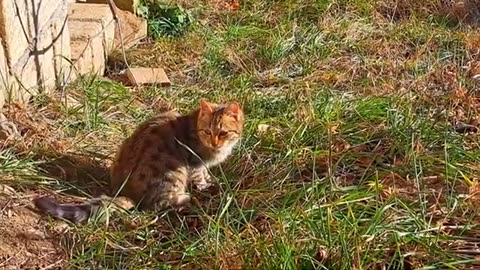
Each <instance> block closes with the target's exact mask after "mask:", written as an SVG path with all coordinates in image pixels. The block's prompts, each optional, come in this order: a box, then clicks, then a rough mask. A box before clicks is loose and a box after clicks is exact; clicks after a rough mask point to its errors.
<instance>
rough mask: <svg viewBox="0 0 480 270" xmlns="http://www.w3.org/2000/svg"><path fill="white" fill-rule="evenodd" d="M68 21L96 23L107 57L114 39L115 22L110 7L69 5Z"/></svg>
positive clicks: (84, 4)
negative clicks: (99, 27)
mask: <svg viewBox="0 0 480 270" xmlns="http://www.w3.org/2000/svg"><path fill="white" fill-rule="evenodd" d="M68 17H69V20H70V21H82V22H98V23H100V24H101V26H102V31H103V32H102V33H101V35H102V36H103V42H104V49H105V54H106V55H108V54H109V53H110V52H111V51H112V48H113V40H114V38H115V21H114V20H113V14H112V11H111V10H110V7H109V6H108V5H105V4H86V3H77V4H70V5H69V7H68Z"/></svg>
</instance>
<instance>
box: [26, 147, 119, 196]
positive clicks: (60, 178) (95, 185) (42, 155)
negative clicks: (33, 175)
mask: <svg viewBox="0 0 480 270" xmlns="http://www.w3.org/2000/svg"><path fill="white" fill-rule="evenodd" d="M35 156H36V158H37V159H38V160H39V161H40V162H39V165H38V167H39V168H40V173H41V174H42V175H43V176H45V177H46V178H47V179H49V180H52V181H51V182H55V181H56V182H57V183H58V184H56V186H57V185H58V186H57V187H58V189H61V190H62V193H63V194H69V195H74V196H81V197H85V196H86V195H87V196H92V197H96V196H99V195H101V194H102V193H105V192H107V191H108V186H109V184H108V183H109V178H110V175H109V168H108V165H106V162H105V161H106V158H105V157H104V156H99V155H97V156H96V155H95V154H92V153H89V154H88V155H87V154H83V153H58V152H48V151H38V152H37V153H36V155H35Z"/></svg>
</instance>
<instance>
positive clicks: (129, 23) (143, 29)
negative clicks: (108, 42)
mask: <svg viewBox="0 0 480 270" xmlns="http://www.w3.org/2000/svg"><path fill="white" fill-rule="evenodd" d="M117 14H118V19H119V26H120V27H117V29H116V31H115V42H114V48H115V49H119V50H120V49H121V45H122V42H121V39H120V35H119V34H120V33H119V29H121V31H122V38H123V45H124V46H125V48H126V49H127V48H130V47H131V46H133V45H134V44H135V43H137V42H138V41H139V40H140V39H142V38H144V37H146V36H147V21H146V20H145V19H143V18H140V17H137V16H135V15H134V14H132V13H130V12H128V11H122V10H119V11H118V12H117Z"/></svg>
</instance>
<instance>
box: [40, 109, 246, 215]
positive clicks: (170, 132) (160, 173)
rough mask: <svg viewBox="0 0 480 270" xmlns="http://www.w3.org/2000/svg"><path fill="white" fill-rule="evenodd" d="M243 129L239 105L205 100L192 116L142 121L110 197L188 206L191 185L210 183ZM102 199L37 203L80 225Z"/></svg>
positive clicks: (146, 206) (121, 156)
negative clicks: (210, 170) (214, 169)
mask: <svg viewBox="0 0 480 270" xmlns="http://www.w3.org/2000/svg"><path fill="white" fill-rule="evenodd" d="M243 125H244V114H243V111H242V109H241V107H240V105H239V104H238V103H236V102H232V103H229V104H226V105H218V104H213V103H209V102H207V101H205V100H201V101H200V107H199V108H198V109H196V110H194V111H192V112H190V113H189V114H187V115H180V114H178V113H176V112H167V113H163V114H160V115H158V116H156V117H154V118H152V119H150V120H148V121H146V122H144V123H142V124H141V125H140V126H139V127H138V128H137V129H136V130H135V131H134V133H133V134H132V135H131V136H130V137H129V138H127V139H126V140H125V141H124V142H123V144H122V145H121V147H120V149H119V151H118V153H117V156H116V159H115V161H114V163H113V165H112V167H111V171H110V174H111V181H110V186H111V195H112V196H114V195H116V194H119V195H120V196H124V197H126V198H127V199H128V200H131V201H132V202H133V203H134V204H136V205H138V207H139V209H141V210H154V211H159V210H164V209H167V208H176V209H178V208H181V207H184V206H186V205H188V204H189V202H190V195H189V194H188V193H187V185H188V184H189V183H193V184H194V185H195V186H196V187H197V188H198V189H199V190H203V189H205V188H207V187H209V186H210V185H211V177H210V174H209V173H208V170H207V169H208V168H209V167H211V166H215V165H218V164H219V163H221V162H223V161H224V160H225V159H226V158H227V157H228V156H229V155H230V154H231V152H232V149H233V147H234V146H235V145H236V144H237V143H238V141H239V140H240V138H241V135H242V132H243ZM118 200H123V201H125V198H122V197H119V198H117V201H118ZM128 200H127V201H128ZM99 201H100V200H99V199H95V200H94V201H92V202H89V203H86V204H83V205H74V204H58V203H57V202H55V201H54V200H53V199H51V198H46V197H42V198H38V199H35V200H34V203H35V205H36V207H37V208H38V209H40V210H41V211H43V212H45V213H48V214H50V215H52V216H55V217H59V218H64V219H68V220H71V221H73V222H81V221H83V220H86V219H88V218H89V217H90V216H91V215H92V214H93V213H94V212H97V211H98V209H99V207H100V205H101V204H100V203H99ZM123 204H124V205H127V208H128V207H129V206H128V205H129V204H128V203H125V202H124V203H123Z"/></svg>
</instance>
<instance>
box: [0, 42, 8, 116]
mask: <svg viewBox="0 0 480 270" xmlns="http://www.w3.org/2000/svg"><path fill="white" fill-rule="evenodd" d="M2 44H3V43H2V39H1V38H0V109H1V108H2V107H3V105H4V104H5V92H6V90H7V89H8V87H9V81H10V80H9V78H10V75H9V74H8V66H7V59H6V58H5V51H4V49H3V45H2Z"/></svg>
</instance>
